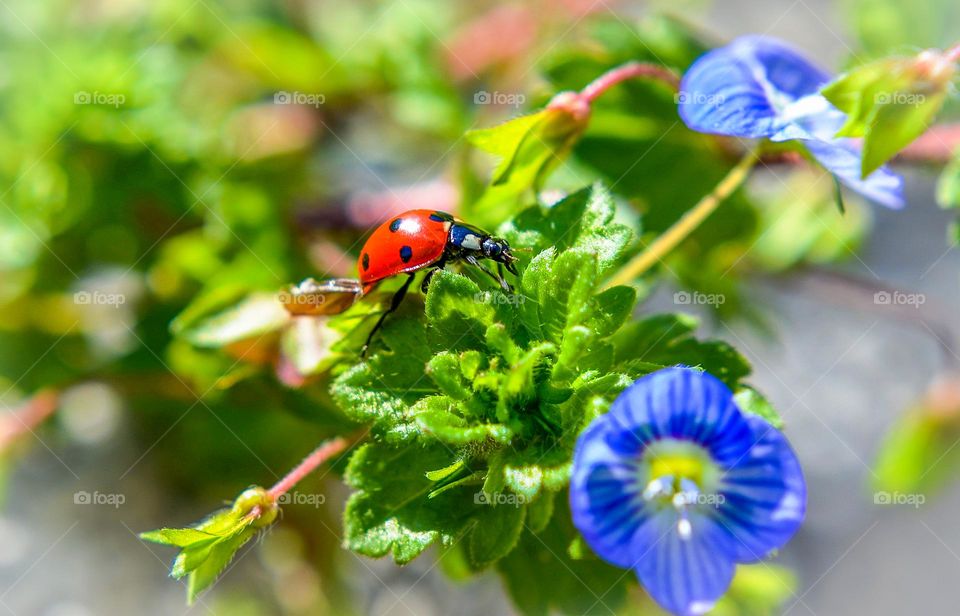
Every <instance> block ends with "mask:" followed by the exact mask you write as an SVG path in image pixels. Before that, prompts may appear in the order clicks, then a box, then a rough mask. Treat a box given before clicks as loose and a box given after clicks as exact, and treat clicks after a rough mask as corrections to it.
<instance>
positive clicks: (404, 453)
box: [343, 443, 477, 564]
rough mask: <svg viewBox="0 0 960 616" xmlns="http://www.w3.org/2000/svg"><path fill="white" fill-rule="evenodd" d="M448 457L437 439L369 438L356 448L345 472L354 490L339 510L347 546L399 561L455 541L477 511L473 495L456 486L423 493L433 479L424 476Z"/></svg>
mask: <svg viewBox="0 0 960 616" xmlns="http://www.w3.org/2000/svg"><path fill="white" fill-rule="evenodd" d="M453 457H454V454H453V453H451V451H450V450H449V449H448V448H447V447H445V446H443V445H439V444H430V445H428V446H426V447H422V448H421V447H418V446H415V445H412V444H408V445H405V446H403V447H401V448H399V449H395V448H393V447H389V446H387V445H385V444H380V443H368V444H365V445H363V446H362V447H361V448H360V449H358V450H357V451H356V452H355V453H354V454H353V456H352V457H351V458H350V463H349V465H348V466H347V472H346V475H345V480H346V482H347V484H348V485H350V487H352V488H354V489H355V490H356V492H354V493H353V494H352V495H351V496H350V499H349V500H348V501H347V506H346V509H345V511H344V518H343V519H344V522H343V524H344V534H345V544H346V546H347V547H348V548H349V549H351V550H353V551H355V552H359V553H360V554H364V555H366V556H372V557H375V558H379V557H381V556H385V555H387V554H391V555H392V556H393V559H394V560H395V561H396V562H397V563H398V564H404V563H408V562H410V561H411V560H413V559H414V558H416V557H417V556H418V555H419V554H420V553H421V552H423V551H424V550H425V549H427V548H428V547H429V546H430V545H432V544H433V543H436V542H440V543H441V544H443V545H451V544H452V543H454V542H455V541H456V539H457V538H458V537H460V536H461V535H462V533H463V532H465V530H466V528H467V525H468V523H469V518H470V517H471V516H472V515H474V514H476V513H477V511H476V507H475V506H474V504H473V495H472V493H471V492H469V491H468V490H465V489H463V488H460V487H457V488H455V489H451V490H446V491H444V492H442V493H440V494H437V495H436V496H435V497H433V498H428V497H427V495H428V494H429V493H430V492H431V491H432V490H434V488H435V487H436V484H435V483H434V482H432V481H430V479H428V478H427V476H426V473H428V472H429V471H432V470H434V469H438V468H443V467H446V466H448V465H449V464H450V463H451V460H452V458H453Z"/></svg>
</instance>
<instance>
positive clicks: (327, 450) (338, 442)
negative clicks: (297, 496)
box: [267, 430, 367, 501]
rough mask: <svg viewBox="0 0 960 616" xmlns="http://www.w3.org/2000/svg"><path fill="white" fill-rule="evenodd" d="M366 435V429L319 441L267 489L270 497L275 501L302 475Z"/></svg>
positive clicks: (296, 482)
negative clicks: (315, 446) (305, 455)
mask: <svg viewBox="0 0 960 616" xmlns="http://www.w3.org/2000/svg"><path fill="white" fill-rule="evenodd" d="M366 435H367V431H366V430H361V431H360V432H357V433H355V434H354V435H352V436H338V437H336V438H332V439H330V440H328V441H324V442H323V443H320V445H319V446H318V447H317V448H316V449H314V450H313V451H312V452H311V453H310V455H308V456H307V457H306V458H304V459H303V461H302V462H301V463H300V464H298V465H297V466H296V467H294V468H293V470H291V471H290V472H289V473H287V474H286V476H284V477H283V479H281V480H280V481H278V482H277V483H276V484H275V485H274V486H273V487H272V488H270V489H269V490H268V491H267V494H268V495H269V496H270V499H271V500H273V501H276V500H277V499H278V498H280V497H281V496H283V495H284V494H286V493H287V492H289V491H290V490H291V489H293V487H294V486H295V485H297V484H298V483H300V481H301V480H302V479H303V478H304V477H306V476H307V475H309V474H310V473H312V472H313V471H315V470H316V469H317V467H318V466H320V465H321V464H323V463H324V462H326V461H327V460H329V459H330V458H333V457H334V456H338V455H340V454H341V453H343V452H344V451H346V450H347V449H348V448H350V447H351V446H352V445H354V444H356V443H357V442H358V441H360V440H361V439H362V438H363V437H364V436H366Z"/></svg>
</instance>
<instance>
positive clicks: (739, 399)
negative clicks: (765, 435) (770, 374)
mask: <svg viewBox="0 0 960 616" xmlns="http://www.w3.org/2000/svg"><path fill="white" fill-rule="evenodd" d="M733 401H734V402H736V404H737V406H739V407H740V410H742V411H744V412H745V413H750V414H751V415H757V416H758V417H760V418H762V419H764V420H766V422H767V423H769V424H770V425H771V426H773V427H774V428H776V429H778V430H783V419H782V418H781V417H780V414H779V413H777V411H776V409H774V408H773V405H772V404H770V402H769V401H768V400H767V399H766V398H764V397H763V396H762V395H760V393H759V392H758V391H757V390H756V389H754V388H752V387H748V386H746V385H744V386H743V387H741V388H740V389H738V390H737V391H736V393H735V394H734V395H733Z"/></svg>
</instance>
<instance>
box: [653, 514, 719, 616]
mask: <svg viewBox="0 0 960 616" xmlns="http://www.w3.org/2000/svg"><path fill="white" fill-rule="evenodd" d="M669 513H673V514H674V515H673V519H671V517H670V515H669V514H668V511H667V510H665V511H664V512H663V513H661V514H660V515H659V516H658V517H657V518H656V521H657V528H658V530H661V531H662V533H661V535H660V538H659V540H658V541H657V542H656V543H655V544H653V546H652V547H651V548H650V549H649V553H648V555H647V556H646V557H645V558H643V559H641V560H640V561H639V562H638V563H637V566H636V567H635V571H636V573H637V577H638V578H639V580H640V583H641V584H643V587H644V588H645V589H646V591H647V593H649V594H650V596H651V597H653V599H654V600H655V601H656V602H657V603H659V604H660V605H661V606H662V607H663V608H664V609H666V610H669V611H670V612H672V613H674V614H679V615H681V616H687V615H691V616H692V615H698V614H703V613H705V612H707V611H709V610H710V609H712V608H713V606H714V604H715V603H716V601H717V599H719V598H720V597H721V596H722V595H723V593H724V592H726V590H727V588H729V586H730V582H731V580H732V579H733V573H734V570H735V565H734V562H733V561H732V559H731V540H730V535H729V534H727V532H726V531H725V530H724V529H723V528H722V527H720V526H718V525H717V524H716V522H715V521H714V520H711V519H710V518H708V517H706V516H704V515H701V514H692V515H691V516H690V518H689V519H690V524H691V534H690V536H689V537H686V538H685V537H683V536H681V535H680V533H679V532H677V529H676V522H675V518H676V513H675V512H669Z"/></svg>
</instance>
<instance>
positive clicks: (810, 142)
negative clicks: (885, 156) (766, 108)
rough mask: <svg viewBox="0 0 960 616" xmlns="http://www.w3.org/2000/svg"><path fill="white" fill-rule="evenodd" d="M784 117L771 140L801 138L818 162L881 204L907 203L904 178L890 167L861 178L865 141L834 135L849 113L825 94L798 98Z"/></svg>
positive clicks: (896, 205) (893, 206) (897, 204)
mask: <svg viewBox="0 0 960 616" xmlns="http://www.w3.org/2000/svg"><path fill="white" fill-rule="evenodd" d="M782 120H783V122H784V125H783V127H782V128H781V129H780V130H779V131H778V132H777V133H776V134H775V135H772V136H771V137H770V139H771V140H773V141H787V140H791V139H799V140H801V141H802V142H803V144H804V145H805V146H806V148H807V150H808V151H809V152H810V154H811V155H812V156H813V157H814V158H815V159H817V162H819V163H820V164H821V165H822V166H823V168H824V169H826V170H827V171H829V172H830V173H832V174H833V175H834V176H836V178H837V179H838V180H840V181H841V182H842V183H843V184H845V185H846V186H849V187H850V188H851V189H853V190H854V191H856V192H858V193H860V194H862V195H863V196H865V197H867V198H868V199H871V200H873V201H876V202H877V203H879V204H880V205H884V206H886V207H889V208H893V209H899V208H901V207H903V205H904V198H903V178H902V177H900V176H899V175H897V174H895V173H893V172H892V171H890V169H889V168H888V167H886V166H883V167H880V168H879V169H877V170H876V171H874V172H873V173H871V174H870V175H869V176H867V177H866V179H861V177H860V165H861V159H862V156H863V152H862V145H861V144H860V143H859V142H858V141H856V140H854V139H846V138H837V137H834V135H835V134H836V133H837V131H839V130H840V127H841V126H843V124H844V122H845V121H846V116H845V115H844V113H843V112H841V111H840V110H839V109H837V108H836V107H834V106H833V105H831V104H830V102H829V101H827V99H826V98H824V97H823V96H822V95H820V94H813V95H810V96H806V97H803V98H801V99H799V100H797V101H795V102H794V103H792V104H791V105H789V106H788V107H787V108H786V109H785V110H784V113H783V115H782Z"/></svg>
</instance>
